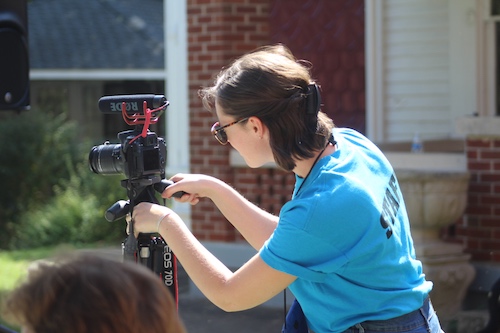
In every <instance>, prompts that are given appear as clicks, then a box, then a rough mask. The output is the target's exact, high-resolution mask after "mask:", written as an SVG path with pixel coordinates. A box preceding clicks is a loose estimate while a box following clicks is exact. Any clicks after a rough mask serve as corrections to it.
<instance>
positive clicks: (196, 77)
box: [187, 0, 269, 241]
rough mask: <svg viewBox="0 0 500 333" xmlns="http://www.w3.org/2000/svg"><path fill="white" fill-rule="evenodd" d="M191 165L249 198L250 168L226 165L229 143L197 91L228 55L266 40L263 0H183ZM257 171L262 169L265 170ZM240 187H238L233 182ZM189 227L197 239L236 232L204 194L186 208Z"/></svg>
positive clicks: (234, 236) (221, 237) (222, 238)
mask: <svg viewBox="0 0 500 333" xmlns="http://www.w3.org/2000/svg"><path fill="white" fill-rule="evenodd" d="M187 9H188V54H189V85H190V86H189V93H190V96H189V98H190V113H191V114H190V119H191V123H190V137H191V142H190V149H191V151H190V153H191V171H192V172H193V173H203V174H209V175H213V176H215V177H217V178H220V179H222V180H224V181H226V182H228V183H230V184H232V185H233V186H234V185H235V184H239V185H238V186H235V187H236V188H237V189H238V190H241V189H243V190H244V192H246V193H249V194H250V196H251V199H255V198H254V195H255V194H254V192H252V191H253V190H252V189H253V188H256V186H257V185H256V184H255V183H256V181H255V179H256V176H255V175H254V174H253V173H252V170H247V169H241V170H238V169H234V168H232V167H231V166H230V165H229V151H230V149H231V148H230V146H229V145H228V146H221V145H220V144H219V143H218V142H217V141H216V140H215V139H214V137H213V136H212V135H211V134H210V127H211V126H212V124H213V123H214V122H215V121H216V120H217V119H216V117H215V115H213V114H211V113H209V112H208V111H206V110H205V109H203V107H202V105H201V102H200V99H199V98H198V95H197V92H198V90H199V88H200V87H203V86H207V85H210V84H211V83H212V81H213V76H214V75H215V74H216V73H217V72H219V71H220V69H221V68H222V67H223V66H226V65H227V64H228V63H229V62H230V61H231V60H232V59H233V58H235V57H237V56H240V55H242V54H243V53H245V52H248V51H250V50H253V49H255V48H256V47H258V46H261V45H264V44H268V43H269V39H268V36H269V33H268V29H269V24H268V17H269V14H268V10H269V0H188V8H187ZM261 173H264V174H265V173H266V172H265V170H264V171H261ZM239 187H241V188H239ZM192 220H193V233H194V234H195V235H196V236H197V237H199V238H200V239H203V240H214V241H234V240H236V239H238V238H239V235H238V233H237V232H236V231H235V230H234V228H233V227H232V226H231V225H230V224H229V223H228V222H227V221H226V219H225V218H224V217H223V216H222V214H220V212H219V211H218V210H217V208H216V207H215V206H214V205H213V204H212V202H210V201H208V200H202V201H201V202H200V203H199V204H198V205H196V206H194V207H193V210H192Z"/></svg>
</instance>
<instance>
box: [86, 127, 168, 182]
mask: <svg viewBox="0 0 500 333" xmlns="http://www.w3.org/2000/svg"><path fill="white" fill-rule="evenodd" d="M140 134H141V132H140V131H138V130H129V131H123V132H120V133H118V139H119V140H120V142H121V143H120V144H111V143H109V142H105V143H104V144H102V145H99V146H94V147H93V148H92V149H91V151H90V154H89V165H90V168H91V170H92V171H93V172H95V173H97V174H100V175H114V174H118V173H123V174H125V176H126V177H127V178H128V179H130V180H136V179H143V178H149V177H151V176H160V178H161V179H163V178H165V165H166V158H167V147H166V144H165V140H164V139H163V138H161V137H158V136H157V135H156V133H154V132H149V131H148V132H147V134H146V136H145V137H142V136H140ZM134 139H135V140H134Z"/></svg>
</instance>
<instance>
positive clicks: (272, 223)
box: [133, 45, 441, 333]
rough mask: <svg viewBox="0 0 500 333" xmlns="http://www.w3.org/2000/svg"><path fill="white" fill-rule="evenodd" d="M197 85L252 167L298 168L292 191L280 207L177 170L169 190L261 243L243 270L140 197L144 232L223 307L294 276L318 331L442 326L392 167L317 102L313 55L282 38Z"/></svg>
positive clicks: (261, 298) (220, 136) (262, 296)
mask: <svg viewBox="0 0 500 333" xmlns="http://www.w3.org/2000/svg"><path fill="white" fill-rule="evenodd" d="M200 95H201V97H202V99H203V102H204V105H205V106H206V107H207V108H209V109H211V110H215V113H216V115H217V118H218V120H219V121H218V122H216V123H215V124H214V126H213V127H212V133H213V134H214V135H215V137H216V139H217V140H218V141H219V142H220V143H221V144H227V143H230V144H231V146H232V147H233V148H234V149H236V150H237V151H238V152H239V153H240V154H241V156H242V157H243V158H244V159H245V161H246V163H247V164H248V166H250V167H252V168H257V167H260V166H262V165H264V164H266V163H268V162H275V163H276V164H277V165H278V166H279V167H281V168H282V169H284V170H287V171H293V172H294V173H295V175H296V185H295V189H294V192H293V194H292V200H291V201H289V202H288V203H286V204H285V205H284V206H283V207H282V209H281V212H280V215H279V217H278V216H274V215H272V214H269V213H267V212H265V211H264V210H262V209H260V208H258V207H256V206H255V205H253V204H252V203H250V202H248V201H247V200H246V199H245V198H243V197H242V196H241V195H240V194H239V193H237V192H236V191H235V190H234V189H232V188H231V187H230V186H229V185H227V184H225V183H224V182H222V181H221V180H219V179H216V178H213V177H210V176H207V175H187V174H178V175H175V176H174V177H172V180H173V181H174V182H175V183H174V184H173V185H171V186H169V187H167V188H166V190H165V191H164V192H163V194H162V196H163V197H165V198H171V197H172V195H173V194H174V193H176V192H179V191H184V192H186V193H187V194H184V195H183V196H182V198H181V199H180V201H182V202H189V203H191V204H196V203H198V201H199V200H200V199H201V198H210V199H211V200H212V201H213V202H214V204H215V205H216V206H217V207H218V208H219V210H220V211H221V212H222V214H224V216H225V217H226V218H227V219H228V220H229V221H230V222H231V223H232V224H233V225H234V226H235V227H236V228H237V229H238V231H239V232H240V233H241V234H242V235H243V236H244V237H245V239H246V240H247V241H248V242H249V243H250V244H251V245H252V246H253V247H254V248H255V249H257V250H258V253H257V254H256V255H255V256H254V257H253V258H251V259H250V260H249V261H248V262H247V263H245V265H243V266H242V267H241V268H240V269H238V270H237V271H236V272H234V273H233V272H231V271H230V270H229V269H228V268H227V267H225V266H224V265H223V264H222V263H221V262H220V261H219V260H218V259H217V258H215V257H214V256H213V255H212V254H211V253H210V252H208V251H207V250H206V249H205V248H204V247H203V246H202V245H201V244H200V243H199V242H198V241H197V240H196V239H195V237H194V236H193V235H192V234H191V233H190V231H189V230H188V228H187V227H186V226H185V225H184V223H183V222H182V220H181V219H180V218H179V216H178V215H177V214H176V213H175V212H173V211H171V210H170V209H168V208H166V207H162V206H159V205H154V204H149V203H141V204H139V205H138V206H136V207H135V208H134V211H133V220H134V221H135V231H136V232H156V231H158V232H159V233H160V234H161V235H162V236H163V237H164V238H165V240H166V242H167V243H168V244H169V245H170V247H171V248H172V249H173V251H174V252H175V254H176V255H177V257H178V259H179V260H180V261H181V263H182V265H183V267H184V268H185V269H186V271H187V273H188V274H189V276H190V277H191V279H192V280H193V281H194V282H195V283H196V285H197V286H198V287H199V289H200V290H201V291H202V292H203V293H204V294H205V295H206V296H207V297H208V298H209V299H210V300H211V301H212V302H213V303H214V304H216V305H217V306H219V307H220V308H222V309H224V310H226V311H239V310H244V309H248V308H252V307H254V306H257V305H259V304H262V303H263V302H265V301H267V300H269V299H270V298H271V297H273V296H275V295H276V294H278V293H279V292H281V291H282V290H283V289H285V288H287V287H289V288H290V290H291V291H292V292H293V294H294V295H295V297H296V298H297V300H298V302H299V303H300V305H301V306H302V309H303V311H304V313H305V317H306V318H307V324H308V327H309V330H310V331H311V332H316V333H320V332H371V331H370V330H371V329H374V327H376V328H378V329H380V328H382V331H383V330H385V329H387V330H389V329H392V330H391V332H400V331H401V332H403V331H404V332H440V331H441V329H440V326H439V322H438V319H437V317H436V315H435V314H434V311H433V309H432V306H431V305H430V302H429V300H428V294H429V292H430V290H431V288H432V283H431V282H428V281H426V280H425V277H424V274H423V273H422V264H421V263H420V262H419V261H417V260H416V259H415V251H414V248H413V243H412V239H411V236H410V228H409V224H408V217H407V214H406V209H405V205H404V202H403V198H402V195H401V191H400V190H399V186H398V183H397V180H396V177H395V175H394V170H393V169H392V167H391V166H390V164H389V162H388V161H387V159H386V158H385V157H384V156H383V154H382V153H381V152H380V150H379V149H377V147H376V146H375V145H374V144H373V143H371V142H370V141H369V140H368V139H366V138H365V137H363V136H362V135H361V134H359V133H357V132H356V131H354V130H350V129H342V128H334V124H333V122H332V120H331V119H329V118H328V117H327V116H326V114H324V113H323V112H321V111H320V110H319V108H320V96H319V89H318V86H317V85H316V84H315V83H314V81H313V80H312V79H311V76H310V71H309V67H308V66H307V63H305V62H301V61H297V60H296V59H295V58H294V56H293V55H292V54H291V53H290V51H289V50H288V49H287V48H286V47H284V46H282V45H274V46H268V47H263V48H260V49H258V50H256V51H254V52H251V53H249V54H246V55H244V56H242V57H241V58H239V59H237V60H235V61H234V62H233V63H232V64H231V66H230V67H228V68H226V69H224V70H222V71H221V73H220V74H219V75H218V77H217V79H216V81H215V83H214V85H213V86H212V87H209V88H206V89H203V90H201V91H200ZM408 327H410V328H412V330H408ZM428 327H430V330H428V329H427V328H428Z"/></svg>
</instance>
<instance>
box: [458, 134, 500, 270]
mask: <svg viewBox="0 0 500 333" xmlns="http://www.w3.org/2000/svg"><path fill="white" fill-rule="evenodd" d="M466 153H467V163H468V170H469V172H470V174H471V179H470V184H469V191H468V201H467V208H466V211H465V214H464V217H463V218H462V220H461V221H460V222H459V223H458V224H457V226H456V236H457V238H458V239H459V240H461V241H462V242H463V244H464V245H465V248H466V251H467V252H469V253H471V255H472V260H475V261H491V262H500V137H496V138H494V137H482V138H481V137H469V138H468V139H467V140H466Z"/></svg>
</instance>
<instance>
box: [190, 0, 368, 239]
mask: <svg viewBox="0 0 500 333" xmlns="http://www.w3.org/2000/svg"><path fill="white" fill-rule="evenodd" d="M363 13H364V0H335V1H332V0H188V54H189V84H190V86H189V94H190V95H189V98H190V138H191V139H190V140H191V141H190V149H191V151H190V153H191V172H193V173H203V174H209V175H213V176H215V177H218V178H220V179H222V180H224V181H226V182H228V183H229V184H231V185H232V186H234V187H235V188H236V189H237V190H238V191H240V192H241V193H242V194H243V195H244V196H245V197H246V198H247V199H248V200H250V201H251V202H254V203H256V204H258V205H259V206H260V207H262V208H263V209H265V210H267V211H269V212H271V213H275V214H278V213H279V209H280V208H281V206H282V205H283V204H284V203H285V202H286V201H288V200H289V199H290V196H291V194H292V191H293V185H294V182H295V179H294V175H293V173H285V172H283V171H280V170H277V169H269V168H263V169H249V168H234V167H231V166H230V164H229V152H230V150H231V148H230V146H229V145H228V146H221V145H219V144H218V143H217V141H216V140H215V139H214V138H213V137H212V135H211V134H210V133H209V130H210V127H211V126H212V124H213V123H214V122H215V121H216V117H215V115H213V114H211V113H209V112H207V111H205V110H204V109H203V107H202V105H201V102H200V99H199V98H198V96H197V91H198V89H199V88H200V87H202V86H206V85H209V84H211V82H212V81H213V75H215V74H216V73H217V72H219V70H220V69H221V68H222V67H224V66H226V65H227V64H228V63H229V62H230V61H231V60H232V59H233V58H235V57H238V56H240V55H242V54H243V53H245V52H247V51H250V50H253V49H254V48H256V47H258V46H261V45H266V44H270V43H277V42H281V43H284V44H286V45H287V46H289V47H290V48H291V50H292V51H293V52H294V53H295V54H296V55H297V57H298V58H301V59H309V60H311V61H312V62H313V63H314V64H315V65H314V66H315V67H314V70H313V75H314V76H315V77H316V78H318V79H319V81H320V83H321V84H322V89H324V94H323V95H324V96H323V98H324V103H325V104H327V105H328V106H329V107H328V108H325V111H327V113H328V114H329V115H331V116H333V117H334V119H335V117H336V118H337V119H336V122H337V124H338V125H340V126H349V127H354V128H356V129H359V130H360V131H364V119H365V108H364V103H365V102H364V14H363ZM332 15H333V16H332ZM311 36H312V37H314V38H311ZM330 111H331V112H330ZM332 112H333V113H332ZM192 221H193V223H192V229H193V233H194V234H195V235H196V236H197V237H198V238H199V239H201V240H213V241H226V242H231V241H238V240H240V239H241V236H240V235H239V234H238V232H237V231H236V230H235V229H234V228H233V227H232V226H231V225H230V224H229V223H228V222H227V221H226V219H225V218H224V217H223V216H222V215H221V214H220V212H219V211H218V210H217V208H215V207H214V205H213V204H212V202H210V201H208V200H202V201H201V202H200V203H199V204H198V205H196V206H194V207H193V210H192Z"/></svg>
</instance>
